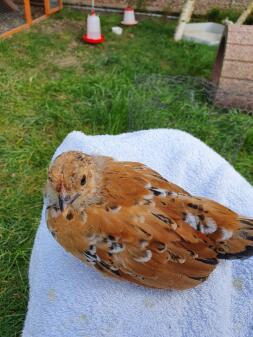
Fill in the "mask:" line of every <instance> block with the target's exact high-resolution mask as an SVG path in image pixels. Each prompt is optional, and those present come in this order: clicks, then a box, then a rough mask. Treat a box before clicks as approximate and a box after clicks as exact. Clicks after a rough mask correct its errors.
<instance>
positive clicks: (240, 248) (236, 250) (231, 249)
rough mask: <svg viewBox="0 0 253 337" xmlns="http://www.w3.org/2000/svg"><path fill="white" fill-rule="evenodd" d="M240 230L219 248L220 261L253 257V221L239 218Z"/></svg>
mask: <svg viewBox="0 0 253 337" xmlns="http://www.w3.org/2000/svg"><path fill="white" fill-rule="evenodd" d="M238 222H239V226H240V227H239V229H238V230H236V231H235V232H234V234H233V236H232V237H231V239H229V240H228V241H226V242H220V243H219V246H218V247H217V252H218V256H217V257H218V258H219V259H247V258H249V257H250V256H253V219H247V218H243V217H239V218H238Z"/></svg>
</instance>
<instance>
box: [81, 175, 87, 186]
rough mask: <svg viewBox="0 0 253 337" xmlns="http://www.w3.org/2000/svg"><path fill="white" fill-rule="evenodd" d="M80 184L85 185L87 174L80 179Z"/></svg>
mask: <svg viewBox="0 0 253 337" xmlns="http://www.w3.org/2000/svg"><path fill="white" fill-rule="evenodd" d="M80 184H81V185H82V186H83V185H85V184H86V175H84V176H83V177H82V179H81V181H80Z"/></svg>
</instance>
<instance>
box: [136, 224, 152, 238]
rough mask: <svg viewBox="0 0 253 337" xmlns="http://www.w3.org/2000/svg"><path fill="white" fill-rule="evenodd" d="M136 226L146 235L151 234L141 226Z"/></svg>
mask: <svg viewBox="0 0 253 337" xmlns="http://www.w3.org/2000/svg"><path fill="white" fill-rule="evenodd" d="M137 228H138V229H139V230H140V231H142V233H144V234H145V235H147V236H148V237H150V236H151V234H150V233H148V232H146V231H145V230H144V229H143V228H141V227H139V226H137Z"/></svg>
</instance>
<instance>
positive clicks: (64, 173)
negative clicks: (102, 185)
mask: <svg viewBox="0 0 253 337" xmlns="http://www.w3.org/2000/svg"><path fill="white" fill-rule="evenodd" d="M97 187H98V174H97V170H96V161H95V160H94V158H93V157H91V156H88V155H86V154H84V153H82V152H76V151H70V152H65V153H63V154H61V155H60V156H58V157H57V158H56V159H55V160H54V161H53V163H52V164H51V165H50V167H49V170H48V179H47V185H46V196H47V200H48V208H50V207H51V208H54V209H55V211H61V212H63V211H64V209H65V208H66V207H67V206H68V205H71V207H74V208H77V209H79V210H81V209H83V208H85V207H86V206H87V205H88V204H90V203H91V202H92V201H94V200H95V199H96V198H97Z"/></svg>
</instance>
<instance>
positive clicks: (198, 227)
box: [196, 222, 200, 232]
mask: <svg viewBox="0 0 253 337" xmlns="http://www.w3.org/2000/svg"><path fill="white" fill-rule="evenodd" d="M196 229H197V231H198V232H200V223H199V222H198V223H197V227H196Z"/></svg>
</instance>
